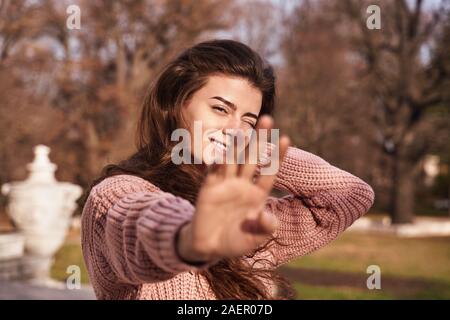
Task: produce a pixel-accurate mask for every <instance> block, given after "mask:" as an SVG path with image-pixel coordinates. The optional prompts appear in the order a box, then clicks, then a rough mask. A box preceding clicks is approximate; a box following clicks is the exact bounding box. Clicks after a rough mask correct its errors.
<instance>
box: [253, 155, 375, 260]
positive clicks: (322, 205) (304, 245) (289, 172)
mask: <svg viewBox="0 0 450 320" xmlns="http://www.w3.org/2000/svg"><path fill="white" fill-rule="evenodd" d="M274 187H275V188H276V189H279V190H283V191H286V192H288V193H290V195H288V196H285V197H283V198H275V197H270V198H269V200H268V201H267V204H266V210H269V211H270V212H272V213H274V214H275V215H276V216H277V218H278V219H279V221H280V227H279V228H278V230H277V231H276V232H275V236H277V237H278V238H279V240H281V242H283V243H284V244H285V246H283V245H279V244H273V245H272V246H270V250H267V251H268V252H271V254H272V255H273V256H274V257H275V258H276V259H275V261H276V265H281V264H284V263H286V262H288V261H290V260H292V259H294V258H296V257H299V256H302V255H305V254H308V253H310V252H312V251H314V250H317V249H318V248H321V247H323V246H324V245H326V244H327V243H329V242H330V241H332V240H333V239H335V238H336V237H337V236H338V235H339V234H340V233H342V232H343V231H344V230H345V229H346V228H348V227H349V226H350V225H351V224H352V223H353V222H354V221H355V220H356V219H358V218H359V217H361V216H362V215H363V214H364V213H366V212H367V211H368V210H369V209H370V207H371V206H372V204H373V202H374V192H373V190H372V188H371V187H370V186H369V185H368V184H367V183H365V182H364V181H363V180H361V179H360V178H358V177H356V176H354V175H352V174H350V173H348V172H346V171H344V170H341V169H339V168H337V167H335V166H333V165H331V164H330V163H328V162H327V161H325V160H323V159H322V158H320V157H318V156H316V155H314V154H312V153H309V152H306V151H303V150H301V149H298V148H294V147H289V149H288V152H287V154H286V156H285V158H284V160H283V162H282V164H281V167H280V170H279V172H278V174H277V177H276V180H275V184H274ZM266 254H267V252H265V253H263V254H262V255H261V256H259V257H258V256H256V258H261V257H262V256H263V255H266ZM265 258H268V256H267V255H266V256H265ZM270 259H272V257H271V258H270Z"/></svg>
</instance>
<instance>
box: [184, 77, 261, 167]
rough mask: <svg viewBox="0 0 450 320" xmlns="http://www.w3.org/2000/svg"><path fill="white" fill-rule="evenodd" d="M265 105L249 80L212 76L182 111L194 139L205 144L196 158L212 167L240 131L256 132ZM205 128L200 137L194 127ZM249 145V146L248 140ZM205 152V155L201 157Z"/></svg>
mask: <svg viewBox="0 0 450 320" xmlns="http://www.w3.org/2000/svg"><path fill="white" fill-rule="evenodd" d="M261 104H262V93H261V91H260V90H259V89H256V88H254V87H253V86H252V85H251V84H250V83H249V82H248V81H247V80H246V79H243V78H238V77H231V76H226V75H212V76H210V77H209V78H208V82H207V83H206V85H205V86H203V87H202V88H201V89H200V90H198V91H197V92H195V93H194V94H193V96H192V97H191V99H190V100H189V102H188V103H187V105H185V106H184V107H183V109H182V116H183V119H184V121H185V122H186V125H187V129H188V130H189V133H190V134H191V137H192V139H194V140H197V141H201V142H202V146H201V149H200V148H199V149H198V150H197V149H195V148H194V150H195V151H194V157H195V158H197V159H202V161H203V162H204V163H212V162H213V160H214V159H213V158H214V155H213V153H211V152H207V151H206V152H205V150H206V148H208V150H213V148H214V151H215V153H216V155H217V154H221V153H223V152H224V151H225V147H226V146H230V145H231V143H232V139H233V136H234V134H235V133H236V132H237V131H238V130H245V131H247V130H249V129H253V128H254V127H255V125H256V122H257V118H258V115H259V112H260V110H261ZM196 121H200V122H201V124H202V131H201V134H202V136H201V137H196V134H199V132H196V131H195V130H194V123H195V122H196ZM245 143H246V144H247V143H248V139H246V141H245ZM199 150H201V152H202V153H201V154H198V153H199V152H198V151H199Z"/></svg>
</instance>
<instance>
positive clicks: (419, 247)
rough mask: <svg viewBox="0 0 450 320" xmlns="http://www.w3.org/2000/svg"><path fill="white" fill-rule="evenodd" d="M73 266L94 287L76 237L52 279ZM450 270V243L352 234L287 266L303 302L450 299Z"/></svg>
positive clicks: (63, 252)
mask: <svg viewBox="0 0 450 320" xmlns="http://www.w3.org/2000/svg"><path fill="white" fill-rule="evenodd" d="M373 264H375V265H378V266H379V267H380V269H381V284H382V289H381V290H368V289H367V288H366V287H365V279H367V277H368V276H369V275H368V274H367V273H366V269H367V267H368V266H369V265H373ZM69 265H78V266H80V268H81V282H82V283H88V282H89V279H88V275H87V272H86V267H85V264H84V261H83V258H82V253H81V247H80V245H79V239H78V238H77V236H76V235H75V236H74V235H72V236H71V237H69V240H68V241H67V242H66V244H65V245H64V246H63V247H62V248H61V250H59V252H58V253H57V254H56V257H55V263H54V265H53V267H52V270H51V274H52V276H53V277H54V278H55V279H59V280H65V279H66V278H67V277H68V276H69V274H67V273H66V270H67V267H68V266H69ZM449 266H450V238H425V239H399V238H396V237H393V236H386V235H368V234H360V233H351V232H347V233H344V234H343V235H341V236H340V237H339V239H337V240H335V241H334V242H332V243H331V244H329V245H328V246H326V247H324V248H322V249H320V250H318V251H317V252H314V253H312V254H310V255H308V256H304V257H301V258H298V259H296V260H294V261H292V262H290V263H289V264H288V265H287V266H286V267H288V268H294V269H298V272H297V273H298V276H296V277H295V278H294V277H293V278H291V279H290V280H291V282H292V284H293V287H294V289H295V290H296V291H297V298H298V299H450V267H449ZM306 270H314V272H319V278H318V279H319V281H318V283H314V282H312V281H311V279H309V281H303V282H302V280H301V279H302V275H303V276H304V275H305V272H306ZM329 272H332V278H333V279H334V278H336V279H338V278H340V279H341V280H342V281H340V282H339V281H338V282H339V283H336V284H327V285H324V284H323V283H320V274H321V273H328V274H329ZM355 276H356V277H359V278H361V279H362V280H361V281H360V282H358V283H357V285H355V282H352V283H353V286H352V283H351V282H349V283H348V284H347V283H346V279H347V278H348V277H350V278H352V277H353V278H354V277H355ZM299 278H300V280H299ZM316 278H317V277H316Z"/></svg>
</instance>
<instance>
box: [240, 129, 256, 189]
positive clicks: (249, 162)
mask: <svg viewBox="0 0 450 320" xmlns="http://www.w3.org/2000/svg"><path fill="white" fill-rule="evenodd" d="M244 156H245V160H244V164H242V165H241V166H240V168H239V172H238V174H239V175H240V176H241V177H243V178H246V179H248V180H250V181H252V179H253V176H254V174H255V170H256V164H257V163H258V144H257V135H256V132H254V134H253V135H252V137H251V138H250V142H249V144H248V147H247V148H246V149H245V150H244Z"/></svg>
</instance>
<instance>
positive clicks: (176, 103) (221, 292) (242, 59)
mask: <svg viewBox="0 0 450 320" xmlns="http://www.w3.org/2000/svg"><path fill="white" fill-rule="evenodd" d="M213 74H222V75H229V76H234V77H240V78H243V79H246V80H247V81H249V83H250V84H251V85H252V86H254V87H255V88H257V89H259V90H260V91H261V93H262V106H261V111H260V114H259V115H260V116H261V115H263V114H272V112H273V110H274V106H275V75H274V71H273V68H272V67H271V66H270V65H269V64H268V63H267V62H266V61H265V60H263V59H262V58H261V57H260V56H259V55H258V54H257V53H256V52H255V51H253V50H252V49H251V48H249V47H248V46H246V45H244V44H243V43H240V42H237V41H233V40H211V41H206V42H202V43H199V44H197V45H195V46H193V47H191V48H188V49H186V50H185V51H184V52H182V53H181V54H180V55H179V56H178V57H176V58H175V59H174V60H173V61H172V62H170V63H169V64H168V65H167V66H166V67H165V68H164V69H163V70H162V72H161V73H160V74H159V76H158V77H157V78H156V81H155V82H154V83H152V85H151V86H150V88H149V90H148V92H147V95H146V97H145V100H144V103H143V107H142V112H141V115H140V118H139V122H138V126H137V134H136V146H137V152H136V153H134V154H133V155H132V156H131V157H129V158H128V159H126V160H124V161H122V162H120V163H119V164H110V165H107V166H106V167H105V168H103V171H102V173H101V176H100V178H98V179H97V180H95V181H94V182H93V184H92V185H91V187H90V188H89V189H88V190H87V191H86V196H87V195H88V194H89V192H90V189H91V188H92V187H93V186H94V185H96V184H97V183H99V182H100V181H102V180H103V179H105V178H106V177H110V176H113V175H117V174H131V175H136V176H139V177H141V178H143V179H145V180H147V181H149V182H151V183H152V184H154V185H156V186H158V187H159V188H160V189H161V190H163V191H166V192H170V193H172V194H174V195H176V196H180V197H183V198H184V199H187V200H188V201H190V202H191V203H192V204H193V205H195V203H196V197H197V193H198V191H199V189H200V187H201V184H202V181H203V179H204V176H205V170H202V169H201V167H200V166H199V165H194V164H189V165H188V164H181V165H175V164H174V163H173V162H172V161H171V150H172V148H173V146H174V145H175V144H176V143H177V142H173V141H171V139H170V134H171V132H173V131H174V130H175V129H177V128H180V127H181V124H182V119H181V108H182V106H183V105H185V104H186V103H187V102H188V101H189V99H190V98H191V97H192V95H193V94H194V93H195V92H196V91H197V90H199V89H201V88H202V87H203V86H204V85H205V84H206V83H207V81H208V77H209V76H211V75H213ZM187 186H188V187H187ZM272 241H274V242H276V243H278V244H280V245H282V243H281V242H280V241H279V239H276V238H272V239H271V240H270V241H269V242H268V243H267V244H266V246H264V247H262V248H260V249H259V250H257V251H255V252H254V253H253V254H252V255H249V257H252V256H253V255H254V254H255V253H257V252H259V251H260V250H264V249H266V248H267V247H268V246H269V245H270V244H271V243H272ZM269 263H270V261H269ZM199 274H200V275H203V276H204V277H205V278H206V279H207V280H208V282H209V284H210V286H211V289H212V290H213V291H214V293H215V294H216V296H217V298H218V299H283V298H291V297H292V294H293V291H292V289H291V287H290V285H289V284H288V282H287V281H286V280H285V279H284V278H283V277H281V276H280V275H278V274H277V273H276V271H275V266H273V267H271V268H268V269H261V268H253V267H252V266H250V265H248V264H246V263H244V261H243V258H233V259H222V260H221V261H219V262H218V263H217V264H216V265H214V266H212V267H210V268H209V269H207V270H204V271H202V272H199ZM199 274H197V275H198V276H199ZM263 279H266V280H268V281H269V282H275V284H276V285H277V287H278V291H279V292H282V294H279V295H277V296H274V295H272V294H270V293H268V292H266V286H265V285H264V283H263Z"/></svg>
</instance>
